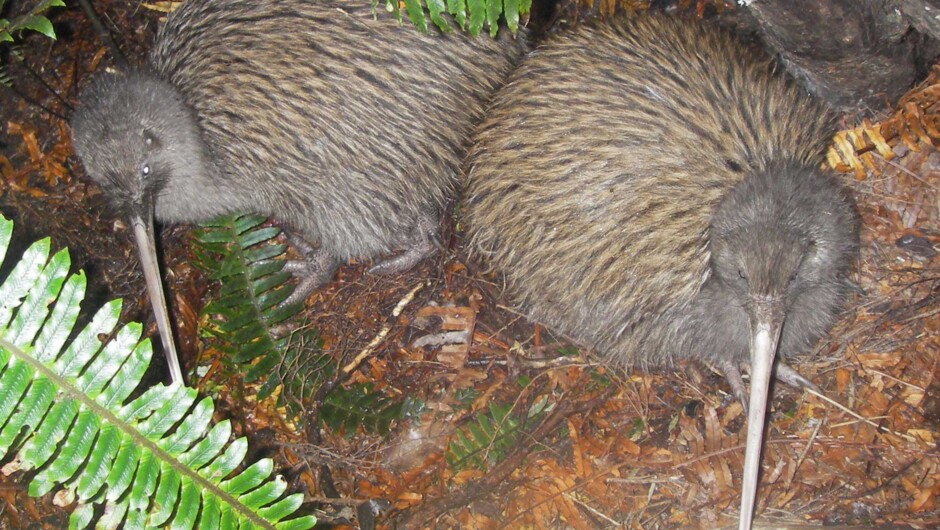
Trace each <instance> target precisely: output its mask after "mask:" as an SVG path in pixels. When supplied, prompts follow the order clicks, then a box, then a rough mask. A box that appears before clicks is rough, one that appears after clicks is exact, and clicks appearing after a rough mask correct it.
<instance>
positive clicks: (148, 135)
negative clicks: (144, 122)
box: [143, 130, 158, 148]
mask: <svg viewBox="0 0 940 530" xmlns="http://www.w3.org/2000/svg"><path fill="white" fill-rule="evenodd" d="M143 135H144V145H146V146H147V147H150V148H153V147H157V146H158V144H157V140H156V136H154V134H153V133H152V132H150V131H149V130H144V132H143Z"/></svg>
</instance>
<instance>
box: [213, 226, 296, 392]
mask: <svg viewBox="0 0 940 530" xmlns="http://www.w3.org/2000/svg"><path fill="white" fill-rule="evenodd" d="M264 221H265V218H264V217H262V216H258V215H232V216H226V217H222V218H219V219H216V220H213V221H210V222H207V223H203V224H202V225H201V229H200V230H199V231H198V232H197V235H196V238H197V248H196V249H195V253H196V258H197V259H196V262H197V263H198V264H199V265H200V266H202V267H203V268H205V269H206V270H208V271H209V273H210V277H211V278H212V279H213V280H218V281H219V283H220V289H219V295H218V298H217V299H215V300H213V301H212V302H210V303H209V304H208V305H207V306H206V308H205V309H204V312H205V313H206V314H207V315H209V324H208V327H207V328H206V329H205V331H206V332H207V333H208V334H209V335H210V336H211V337H213V338H214V339H215V340H216V346H217V347H218V348H219V349H220V350H221V351H223V352H226V353H228V354H229V355H230V357H229V360H230V361H231V362H232V363H233V364H237V365H243V364H248V363H251V365H250V367H249V368H248V370H247V372H246V373H245V376H244V378H245V381H247V382H252V381H256V380H258V379H259V378H260V377H262V376H267V375H271V374H272V373H273V374H275V375H276V374H277V373H278V372H277V371H276V370H274V371H272V369H273V368H274V367H275V366H277V365H278V364H279V363H280V362H281V360H282V359H283V358H284V355H285V352H286V350H287V346H288V344H289V342H290V337H288V336H277V335H276V334H275V333H274V331H273V328H274V326H276V325H277V324H280V323H282V322H284V321H285V320H287V319H289V318H291V317H294V316H296V315H297V313H298V312H299V311H300V309H301V306H300V305H299V304H295V305H292V306H287V307H279V305H278V304H280V303H281V302H283V301H284V300H285V299H286V298H287V297H288V296H290V294H291V293H292V292H293V286H292V285H291V284H290V283H289V281H288V280H289V279H290V274H288V273H287V272H285V271H284V270H282V269H283V268H284V260H282V259H275V258H278V257H280V256H281V255H283V254H284V252H285V250H286V245H284V244H280V243H277V242H275V240H274V238H275V237H276V236H277V235H278V234H279V233H280V230H279V229H278V228H276V227H263V226H261V225H262V224H263V223H264ZM282 382H283V381H281V380H280V379H274V380H273V381H272V380H271V379H270V378H269V379H268V380H266V381H265V383H264V384H263V387H262V394H261V395H260V397H262V398H264V397H266V396H267V395H268V394H269V393H270V392H272V391H273V390H274V389H275V388H277V386H278V385H279V384H281V383H282Z"/></svg>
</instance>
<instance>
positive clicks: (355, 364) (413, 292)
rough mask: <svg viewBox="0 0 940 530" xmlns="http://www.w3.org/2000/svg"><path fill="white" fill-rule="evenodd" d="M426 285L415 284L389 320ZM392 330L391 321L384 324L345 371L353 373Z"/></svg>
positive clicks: (392, 319)
mask: <svg viewBox="0 0 940 530" xmlns="http://www.w3.org/2000/svg"><path fill="white" fill-rule="evenodd" d="M425 285H427V283H425V282H422V283H419V284H418V285H416V286H414V288H413V289H411V291H409V292H408V294H406V295H405V297H404V298H402V299H401V300H399V301H398V304H397V305H396V306H395V309H393V310H392V316H391V318H390V319H389V320H390V321H392V322H394V321H395V320H396V319H397V318H398V317H399V316H400V315H401V312H402V311H404V310H405V308H406V307H407V306H408V304H410V303H411V302H412V300H414V299H415V295H416V294H418V291H420V290H421V289H422V288H424V286H425ZM391 330H392V325H391V324H390V323H386V324H385V325H384V326H382V329H381V330H379V332H378V334H377V335H376V336H375V337H374V338H373V339H372V340H371V341H369V344H366V347H365V348H363V349H362V351H360V352H359V354H358V355H356V358H355V359H353V360H352V362H350V363H349V364H347V365H346V366H344V367H343V373H344V374H347V375H348V374H351V373H352V372H353V370H355V369H356V368H358V367H359V365H360V364H362V361H364V360H366V358H367V357H369V356H370V355H372V352H373V351H375V349H376V348H377V347H378V345H379V344H381V343H382V341H383V340H385V337H387V336H388V333H389V332H390V331H391Z"/></svg>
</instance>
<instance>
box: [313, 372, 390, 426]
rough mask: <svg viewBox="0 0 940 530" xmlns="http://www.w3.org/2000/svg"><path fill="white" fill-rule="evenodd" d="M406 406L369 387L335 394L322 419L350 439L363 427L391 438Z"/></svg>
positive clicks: (329, 398) (322, 409) (322, 411)
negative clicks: (394, 422) (391, 433)
mask: <svg viewBox="0 0 940 530" xmlns="http://www.w3.org/2000/svg"><path fill="white" fill-rule="evenodd" d="M402 404H403V401H401V400H397V399H393V398H390V397H388V396H386V395H385V394H383V393H381V392H376V391H374V390H372V385H370V384H368V383H365V384H361V385H354V386H351V387H348V388H337V389H336V390H334V391H333V392H332V393H331V394H330V395H329V396H327V398H326V399H325V400H324V401H323V405H322V406H321V407H320V418H321V419H322V420H323V423H325V424H326V425H327V426H328V427H329V428H331V429H332V430H334V431H340V430H341V429H342V430H344V431H345V432H346V433H347V435H351V434H352V433H354V432H355V429H356V427H357V426H359V425H362V427H363V428H364V429H366V430H367V431H369V432H374V433H379V434H387V433H388V430H389V427H390V426H391V423H392V422H393V421H395V420H398V419H401V418H402V410H403V409H402Z"/></svg>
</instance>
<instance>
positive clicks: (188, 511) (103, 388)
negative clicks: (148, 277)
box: [0, 218, 315, 530]
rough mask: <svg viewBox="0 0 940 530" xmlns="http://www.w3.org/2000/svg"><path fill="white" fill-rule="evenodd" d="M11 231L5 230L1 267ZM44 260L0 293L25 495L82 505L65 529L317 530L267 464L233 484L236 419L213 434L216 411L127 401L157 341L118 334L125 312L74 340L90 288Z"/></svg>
mask: <svg viewBox="0 0 940 530" xmlns="http://www.w3.org/2000/svg"><path fill="white" fill-rule="evenodd" d="M12 227H13V223H12V222H10V221H8V220H6V219H2V218H0V260H2V259H3V257H4V256H5V255H6V251H7V248H8V246H9V242H10V237H11V234H12ZM49 250H50V243H49V239H43V240H41V241H39V242H37V243H35V244H33V245H32V246H30V247H29V248H28V249H27V250H26V251H25V253H24V254H23V256H22V258H21V259H20V260H19V262H18V263H17V265H16V266H15V267H14V268H13V270H12V272H10V274H9V275H8V276H7V278H6V279H5V280H4V281H3V283H2V284H0V367H2V368H0V458H3V459H4V460H7V462H8V463H7V464H6V465H5V466H4V467H3V469H2V471H3V472H4V473H6V474H9V473H13V472H15V471H28V472H30V473H31V476H32V479H31V480H30V482H29V486H28V491H29V494H30V495H44V494H46V493H49V492H50V491H52V490H53V489H60V490H61V491H60V493H59V495H61V496H62V498H63V499H64V500H65V501H66V502H73V501H74V502H76V504H77V507H76V509H75V510H74V512H73V513H72V515H71V517H70V519H69V527H70V528H85V527H87V526H88V525H89V524H91V523H92V522H93V521H95V519H97V523H96V524H97V526H98V527H103V528H117V527H119V526H122V525H123V527H124V528H148V527H160V526H171V527H173V528H205V529H213V528H239V527H241V528H272V529H273V528H277V529H291V530H294V529H298V530H299V529H306V528H311V527H312V526H313V525H314V523H315V519H314V518H313V517H310V516H307V517H299V518H295V519H291V520H285V518H286V517H288V516H290V515H291V514H293V513H294V512H295V511H296V510H297V508H298V507H299V506H300V503H301V501H302V496H301V495H300V494H295V495H289V496H286V497H284V496H283V494H284V491H285V489H286V483H285V481H284V480H283V479H282V478H281V477H275V478H274V479H273V480H270V479H269V477H271V473H272V471H273V463H272V462H271V460H262V461H259V462H258V463H256V464H254V465H252V466H250V467H248V468H247V469H245V470H244V471H242V472H241V473H238V474H233V473H234V471H235V469H236V468H238V467H240V466H241V465H242V461H243V460H244V457H245V454H246V452H247V442H246V441H245V439H244V438H241V439H238V440H235V441H231V442H230V441H229V439H230V437H231V426H230V424H229V422H227V421H225V422H221V423H218V424H215V425H212V423H211V420H212V413H213V404H212V401H211V400H210V399H208V398H205V399H202V400H197V394H196V391H195V390H193V389H191V388H186V387H183V386H179V385H176V386H164V385H159V386H155V387H152V388H150V389H148V390H147V391H145V392H144V393H143V394H142V395H140V396H139V397H138V398H136V399H134V400H132V401H130V402H128V401H127V400H128V398H129V396H130V395H131V393H132V392H133V391H134V389H135V388H137V386H138V385H139V384H140V380H141V377H142V376H143V374H144V372H145V371H146V369H147V366H148V365H149V363H150V358H151V354H152V351H151V347H150V342H149V340H144V341H140V335H141V330H142V327H141V326H140V324H137V323H131V324H127V325H126V326H124V327H121V328H119V329H117V330H115V326H116V325H117V323H118V318H119V316H120V311H121V302H120V301H119V300H117V301H113V302H110V303H108V304H105V305H104V306H103V307H102V308H101V309H100V310H99V311H98V312H97V313H96V314H95V316H94V317H93V318H92V319H91V322H90V323H89V324H88V325H86V326H85V327H84V328H83V329H82V330H81V331H79V332H78V333H75V334H74V336H73V333H72V331H73V328H74V326H75V324H76V322H77V319H78V313H79V308H80V304H81V302H82V300H83V298H84V294H85V276H84V274H81V273H79V274H76V275H71V276H70V275H69V267H70V259H69V255H68V252H67V251H65V250H62V251H60V252H57V253H56V254H55V255H54V256H52V258H49ZM112 335H113V336H112ZM70 336H73V338H72V339H71V340H70V341H69V337H70ZM108 336H112V338H111V340H109V341H108V342H107V343H106V344H102V340H101V339H100V338H99V337H108Z"/></svg>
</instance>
